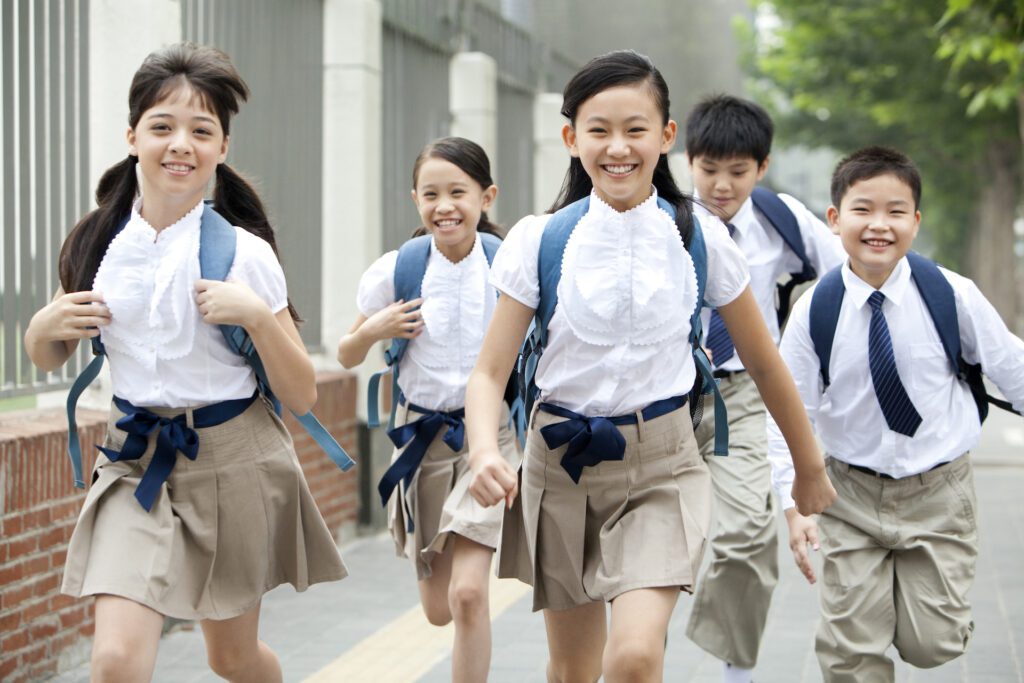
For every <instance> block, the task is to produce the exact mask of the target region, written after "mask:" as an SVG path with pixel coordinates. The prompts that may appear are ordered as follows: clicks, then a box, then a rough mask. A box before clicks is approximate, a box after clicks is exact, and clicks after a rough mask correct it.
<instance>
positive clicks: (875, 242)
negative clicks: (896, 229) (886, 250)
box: [861, 239, 892, 247]
mask: <svg viewBox="0 0 1024 683" xmlns="http://www.w3.org/2000/svg"><path fill="white" fill-rule="evenodd" d="M861 242H863V243H864V244H866V245H868V246H869V247H888V246H889V245H890V244H892V242H891V241H889V240H881V239H866V240H861Z"/></svg>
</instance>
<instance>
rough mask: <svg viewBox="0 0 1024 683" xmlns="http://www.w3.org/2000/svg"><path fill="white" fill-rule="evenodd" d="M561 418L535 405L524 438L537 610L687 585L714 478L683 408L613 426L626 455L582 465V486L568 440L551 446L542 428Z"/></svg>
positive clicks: (526, 516)
mask: <svg viewBox="0 0 1024 683" xmlns="http://www.w3.org/2000/svg"><path fill="white" fill-rule="evenodd" d="M563 419H564V418H561V417H558V416H555V415H551V414H549V413H545V412H542V411H539V410H537V411H535V412H534V415H533V419H532V421H531V429H530V433H529V437H528V439H527V443H526V458H525V462H524V465H523V487H522V494H521V495H522V498H523V522H524V536H525V545H526V551H527V552H528V553H529V562H530V564H531V566H532V574H533V586H534V589H533V609H534V610H535V611H536V610H540V609H553V610H563V609H569V608H572V607H578V606H580V605H585V604H588V603H591V602H598V601H603V602H610V601H611V600H613V599H614V598H616V597H617V596H619V595H621V594H622V593H625V592H627V591H631V590H636V589H638V588H658V587H666V586H679V588H680V589H681V590H685V591H688V592H692V588H693V586H694V584H695V583H696V580H697V572H698V569H699V567H700V562H701V558H702V557H703V554H704V545H705V542H706V540H707V535H708V529H709V526H710V523H711V477H710V475H709V473H708V469H707V466H706V465H705V464H704V460H703V458H701V457H700V454H699V452H698V450H697V442H696V439H694V436H693V426H692V424H691V422H690V412H689V410H688V409H687V407H686V406H683V407H682V408H680V409H678V410H676V411H674V412H671V413H668V414H666V415H662V416H661V417H657V418H655V419H653V420H648V421H646V422H642V423H641V424H637V425H623V426H619V428H618V429H619V431H620V432H621V433H622V435H623V437H625V439H626V453H625V457H624V458H623V460H621V461H605V462H601V463H599V464H598V465H596V466H594V467H585V468H584V469H583V475H582V476H581V477H580V481H579V484H575V483H573V481H572V479H571V478H570V477H569V475H568V474H566V472H565V470H564V469H563V468H562V465H561V463H560V461H561V459H562V455H563V454H564V453H565V450H566V448H567V446H561V447H559V448H557V449H555V450H549V449H548V447H547V445H546V444H545V443H544V439H543V437H542V436H541V434H540V429H541V427H544V426H545V425H549V424H553V423H556V422H560V421H562V420H563ZM504 550H506V551H507V550H509V549H508V548H505V549H504ZM520 578H523V577H522V576H520Z"/></svg>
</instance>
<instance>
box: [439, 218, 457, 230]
mask: <svg viewBox="0 0 1024 683" xmlns="http://www.w3.org/2000/svg"><path fill="white" fill-rule="evenodd" d="M458 225H462V219H461V218H445V219H444V220H440V221H434V226H435V227H437V228H440V229H441V230H445V229H448V228H454V227H456V226H458Z"/></svg>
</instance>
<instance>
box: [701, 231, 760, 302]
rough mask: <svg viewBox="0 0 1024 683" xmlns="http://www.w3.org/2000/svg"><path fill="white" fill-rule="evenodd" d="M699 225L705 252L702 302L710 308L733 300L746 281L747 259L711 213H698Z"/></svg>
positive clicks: (747, 272) (745, 284)
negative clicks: (706, 261) (706, 268)
mask: <svg viewBox="0 0 1024 683" xmlns="http://www.w3.org/2000/svg"><path fill="white" fill-rule="evenodd" d="M700 227H701V229H702V230H703V232H704V244H705V245H706V246H707V251H708V282H707V286H706V287H705V290H704V301H706V302H707V304H708V305H709V306H711V307H713V308H717V307H719V306H725V305H726V304H728V303H731V302H733V301H734V300H735V299H736V297H738V296H739V295H740V294H741V293H742V292H743V290H744V289H745V288H746V286H747V285H748V284H750V271H749V270H748V269H747V260H746V258H745V257H744V256H743V252H742V251H740V248H739V247H738V246H736V242H734V241H733V239H732V238H731V237H730V236H729V231H728V230H727V229H726V227H725V224H723V223H722V221H720V220H718V219H717V218H715V217H713V216H701V218H700Z"/></svg>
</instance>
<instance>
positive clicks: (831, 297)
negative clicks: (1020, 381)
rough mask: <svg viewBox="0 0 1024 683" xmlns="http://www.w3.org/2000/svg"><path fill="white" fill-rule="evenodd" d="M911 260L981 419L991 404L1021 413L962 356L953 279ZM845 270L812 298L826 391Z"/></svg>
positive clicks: (825, 280) (916, 257)
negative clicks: (994, 392) (988, 389)
mask: <svg viewBox="0 0 1024 683" xmlns="http://www.w3.org/2000/svg"><path fill="white" fill-rule="evenodd" d="M907 261H909V262H910V273H911V277H912V278H913V280H914V284H915V285H916V286H917V291H919V292H920V293H921V298H922V299H923V300H924V304H925V308H927V309H928V313H929V315H931V318H932V322H933V323H935V329H936V330H937V331H938V333H939V339H940V341H941V342H942V348H943V349H944V350H945V352H946V358H948V359H949V362H950V365H952V367H953V372H954V374H956V376H957V379H959V380H960V381H961V382H965V383H966V384H967V386H968V388H969V389H970V390H971V396H972V398H974V403H975V405H977V407H978V418H979V420H980V421H981V422H984V421H985V418H986V417H988V404H989V403H991V404H992V405H994V406H996V407H998V408H1002V409H1003V410H1008V411H1010V412H1011V413H1017V411H1015V410H1014V409H1013V406H1012V405H1011V404H1010V403H1009V402H1007V401H1002V400H1000V399H997V398H995V397H993V396H990V395H989V394H988V392H986V391H985V382H984V380H983V379H982V369H981V364H974V365H970V364H968V363H967V361H965V360H964V358H963V356H962V355H961V353H960V325H959V320H958V316H957V312H956V295H955V294H954V293H953V286H952V285H950V284H949V280H947V279H946V276H945V275H943V274H942V271H940V270H939V267H938V266H937V265H936V264H935V262H934V261H931V260H929V259H927V258H925V257H924V256H921V255H920V254H918V253H916V252H913V251H910V252H907ZM842 270H843V269H842V266H840V267H838V268H834V269H832V270H830V271H829V272H828V273H826V274H825V275H824V276H823V277H822V278H821V281H820V282H819V283H818V285H817V287H815V289H814V294H813V295H812V296H811V310H810V332H811V341H812V342H813V344H814V353H815V354H816V355H817V356H818V362H819V364H820V366H821V379H822V384H823V388H822V391H824V390H825V389H828V386H829V383H830V382H831V377H830V376H829V362H830V360H831V358H832V341H833V339H834V338H835V335H836V325H837V324H838V323H839V311H840V310H841V309H842V307H843V296H844V295H845V294H846V286H845V285H844V284H843V273H842ZM1017 414H1018V415H1019V414H1020V413H1017Z"/></svg>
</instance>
